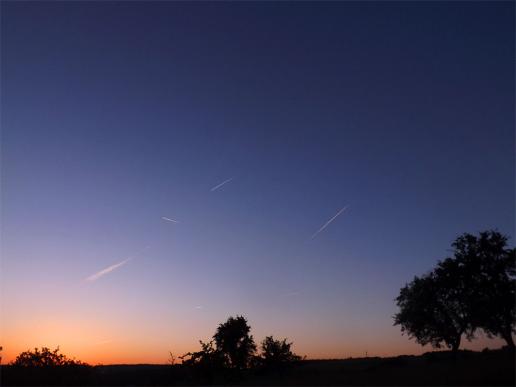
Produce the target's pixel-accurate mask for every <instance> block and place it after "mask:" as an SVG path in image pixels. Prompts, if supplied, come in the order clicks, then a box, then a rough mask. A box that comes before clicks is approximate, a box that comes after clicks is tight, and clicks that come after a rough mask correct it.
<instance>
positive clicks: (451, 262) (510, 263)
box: [394, 231, 516, 352]
mask: <svg viewBox="0 0 516 387" xmlns="http://www.w3.org/2000/svg"><path fill="white" fill-rule="evenodd" d="M452 247H453V252H454V257H453V258H446V259H445V260H444V261H440V262H438V264H437V266H436V268H435V269H434V270H433V271H432V272H430V273H428V274H426V275H424V276H422V277H415V278H414V280H413V281H412V282H410V283H409V284H407V285H406V286H405V287H403V288H402V289H401V290H400V294H399V296H398V297H397V298H396V303H397V305H398V307H399V308H400V311H399V312H398V313H397V314H396V315H395V316H394V325H400V326H401V330H402V332H403V333H407V334H408V336H409V337H410V338H415V339H416V341H417V342H418V343H420V344H422V345H425V344H431V345H432V346H433V347H435V348H440V347H442V346H443V345H445V346H447V347H448V348H451V349H452V351H453V352H456V351H457V350H458V348H459V346H460V341H461V337H462V335H464V334H465V335H466V338H467V339H469V340H471V339H472V338H473V337H474V336H473V335H474V332H475V330H477V329H479V328H482V329H483V330H484V331H486V332H487V333H488V334H489V335H496V336H501V337H503V338H504V339H505V340H506V341H507V344H508V345H509V346H510V347H512V348H514V343H513V341H512V332H514V329H515V319H516V315H515V304H514V297H515V279H514V276H515V250H514V249H509V248H507V238H506V237H505V236H503V235H501V234H500V233H498V232H496V231H485V232H482V233H480V235H479V236H478V237H476V236H474V235H471V234H463V235H461V236H459V237H458V238H457V239H456V240H455V241H454V242H453V244H452Z"/></svg>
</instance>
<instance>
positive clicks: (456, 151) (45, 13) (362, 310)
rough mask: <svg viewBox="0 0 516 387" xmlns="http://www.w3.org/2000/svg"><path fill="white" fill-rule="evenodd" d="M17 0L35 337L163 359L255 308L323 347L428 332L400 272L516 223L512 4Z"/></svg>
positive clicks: (12, 197) (18, 317)
mask: <svg viewBox="0 0 516 387" xmlns="http://www.w3.org/2000/svg"><path fill="white" fill-rule="evenodd" d="M1 11H2V15H1V23H2V24H1V32H2V37H1V44H2V47H1V59H2V60H1V81H2V84H1V92H2V122H1V123H2V206H3V209H2V219H1V220H2V267H3V269H2V271H3V276H2V277H3V281H2V282H3V288H2V308H3V310H4V313H5V316H8V318H5V321H3V325H4V328H3V331H4V333H3V335H2V336H3V340H4V341H6V340H7V341H8V340H10V339H11V340H13V341H15V342H16V343H17V345H19V346H20V348H21V349H25V347H26V346H33V345H36V344H41V345H57V344H61V345H62V346H63V345H65V349H66V348H69V351H71V352H73V353H74V354H78V355H82V357H84V358H86V360H88V359H97V358H101V360H102V359H104V360H103V361H106V362H107V361H128V362H131V361H160V359H161V358H163V361H164V360H166V356H167V351H168V348H179V349H178V351H181V350H185V351H186V350H190V349H193V348H194V347H193V346H195V343H196V342H197V340H198V339H199V338H202V339H205V338H207V337H208V336H209V335H210V334H211V333H212V331H213V330H214V328H215V326H216V324H217V323H218V322H220V321H222V320H224V319H225V318H226V317H227V316H228V315H230V314H236V313H243V314H245V315H246V316H247V317H248V318H249V320H250V322H251V325H252V326H253V328H254V332H255V336H256V337H257V338H258V339H261V338H262V337H263V336H264V335H265V334H269V333H274V334H277V335H280V336H289V337H290V338H291V339H292V340H294V342H295V343H297V348H298V350H299V352H301V353H303V354H307V355H309V356H314V357H318V356H350V355H352V356H356V355H362V354H363V353H364V351H365V350H368V351H369V353H370V354H391V353H408V352H413V353H415V352H417V351H420V349H419V347H418V346H416V345H415V344H411V343H410V342H409V341H408V340H407V338H406V337H401V335H400V333H399V329H398V328H396V327H392V326H391V325H392V315H393V314H394V313H395V311H396V309H395V305H394V302H393V299H394V298H395V297H396V295H397V292H398V291H399V288H400V287H401V286H403V285H404V284H405V282H407V281H409V280H410V279H411V278H412V277H413V276H414V275H416V274H421V273H424V272H425V271H427V270H429V269H431V268H432V266H433V265H434V264H435V263H436V261H437V260H438V259H442V258H444V257H446V255H447V254H448V253H449V252H448V249H449V246H450V243H451V242H452V241H453V239H454V238H455V237H456V236H457V235H458V234H460V233H463V232H478V231H480V230H483V229H487V228H497V229H498V230H500V231H501V232H503V233H506V234H508V235H509V236H511V237H513V236H514V232H515V226H514V216H515V205H514V197H515V185H514V177H515V163H514V161H515V160H514V150H515V148H514V102H515V100H514V44H515V41H514V40H515V39H514V27H515V26H514V3H512V2H448V3H434V2H432V3H423V2H402V3H396V2H382V3H374V2H367V3H362V4H356V3H350V2H341V3H336V2H335V3H334V2H332V3H329V2H328V3H321V4H319V3H317V4H316V3H308V2H303V3H295V2H288V3H265V2H264V3H236V2H221V3H211V4H209V3H202V2H201V3H174V2H155V3H140V2H134V3H129V2H126V3H124V2H119V3H109V2H39V3H31V2H21V3H15V2H2V4H1ZM229 178H233V180H232V181H230V182H229V183H227V184H225V185H224V186H222V187H221V188H220V189H218V190H216V191H213V192H212V191H210V189H211V188H212V187H213V186H215V185H216V184H218V183H220V182H222V181H224V180H226V179H229ZM346 205H347V206H349V207H348V208H347V210H346V211H345V212H344V213H342V214H341V215H340V216H339V217H338V218H337V219H336V220H335V221H334V222H333V223H331V224H330V225H329V226H328V227H327V228H326V229H325V230H323V231H322V232H321V233H320V234H318V235H317V237H315V238H314V239H310V236H311V235H312V234H313V233H314V232H316V231H317V230H318V229H319V228H320V227H321V225H322V224H324V223H325V222H326V221H327V220H328V219H329V218H331V217H332V216H333V215H335V213H336V212H337V211H338V210H339V209H340V208H342V207H344V206H346ZM162 216H166V217H170V218H173V219H177V220H179V221H180V223H177V224H173V223H171V222H167V221H164V220H162V219H161V217H162ZM511 243H512V244H513V243H514V240H513V239H512V240H511ZM147 246H149V247H148V248H146V247H147ZM128 257H133V258H132V259H131V260H130V261H128V262H126V263H125V264H124V265H121V266H120V267H118V268H116V269H114V270H113V271H111V272H110V273H108V274H106V275H104V276H102V277H101V278H99V279H98V280H95V281H86V282H85V281H84V279H85V278H87V277H88V276H90V275H92V274H94V273H96V272H98V271H99V270H102V269H104V268H106V267H109V266H110V265H113V264H116V263H118V262H121V261H123V260H125V259H126V258H128ZM84 321H88V324H89V325H88V326H87V327H85V328H84V329H83V330H81V331H80V332H79V331H77V330H74V329H75V328H74V327H77V326H79V325H80V323H78V322H81V323H84ZM45 324H46V325H45ZM65 326H66V327H68V328H65ZM121 326H123V329H121V328H120V327H121ZM70 327H71V328H70ZM29 332H30V334H29ZM92 332H93V333H92ZM99 332H100V333H99ZM158 332H159V333H158ZM157 334H158V335H159V336H158V337H156V335H157ZM22 337H23V339H22ZM78 337H80V338H81V339H79V338H78ZM82 339H84V340H83V341H81V340H82ZM24 340H25V341H26V342H25V341H24ZM92 341H97V342H102V343H109V344H108V345H110V347H109V351H111V352H109V351H107V350H106V348H104V347H105V345H106V344H103V347H102V351H103V353H108V352H109V353H110V354H111V355H110V356H106V357H105V358H102V357H101V356H100V355H98V353H97V352H95V351H96V350H98V348H94V349H92V347H88V345H90V342H92ZM13 345H14V344H13ZM13 345H11V347H12V346H13ZM4 348H6V349H7V351H8V352H9V346H4ZM121 348H123V349H124V351H125V350H127V351H131V350H133V351H135V352H138V353H140V354H143V355H141V356H140V358H138V357H135V358H127V357H124V356H125V355H122V354H121V353H122V352H123V351H122V349H121ZM135 348H138V351H136V350H135ZM15 349H16V350H17V349H18V348H17V347H16V348H14V349H12V351H13V352H14V351H15ZM425 350H427V348H426V349H425ZM106 351H107V352H106ZM117 351H119V352H117ZM8 354H9V353H8ZM135 356H136V355H135Z"/></svg>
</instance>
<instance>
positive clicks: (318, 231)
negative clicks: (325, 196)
mask: <svg viewBox="0 0 516 387" xmlns="http://www.w3.org/2000/svg"><path fill="white" fill-rule="evenodd" d="M346 208H348V206H346V207H343V208H341V209H340V210H339V212H337V213H336V214H335V215H334V216H333V217H332V218H331V219H330V220H328V221H327V222H326V223H324V224H323V225H322V227H321V228H320V229H319V230H317V231H316V232H315V234H314V235H312V236H311V237H310V239H314V238H315V237H316V236H317V234H319V233H320V232H321V231H322V230H324V229H325V228H326V227H328V226H329V225H330V223H331V222H333V221H334V220H335V219H336V218H337V216H339V215H340V214H342V213H343V212H344V210H345V209H346Z"/></svg>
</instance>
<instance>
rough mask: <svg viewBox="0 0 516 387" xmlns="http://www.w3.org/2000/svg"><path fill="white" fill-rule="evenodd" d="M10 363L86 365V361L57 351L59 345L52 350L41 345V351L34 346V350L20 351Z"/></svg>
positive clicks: (42, 365)
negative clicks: (70, 357)
mask: <svg viewBox="0 0 516 387" xmlns="http://www.w3.org/2000/svg"><path fill="white" fill-rule="evenodd" d="M11 365H13V366H19V367H56V366H87V364H86V363H83V362H81V361H79V360H75V359H69V358H68V357H66V356H65V355H63V354H62V353H59V347H57V348H56V349H54V350H53V351H52V350H50V349H48V348H47V347H42V348H41V351H40V350H39V349H38V348H34V351H30V350H28V351H25V352H22V353H20V354H19V355H18V356H17V357H16V359H15V360H14V361H13V362H12V363H11Z"/></svg>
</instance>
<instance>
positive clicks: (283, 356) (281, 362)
mask: <svg viewBox="0 0 516 387" xmlns="http://www.w3.org/2000/svg"><path fill="white" fill-rule="evenodd" d="M291 346H292V343H288V342H287V339H283V340H274V337H273V336H267V337H266V338H265V339H264V340H263V341H262V343H261V354H260V357H259V359H258V360H259V364H260V365H261V366H263V367H264V368H267V369H281V368H284V367H285V366H287V365H289V364H291V363H293V362H295V361H299V360H301V356H298V355H296V354H295V353H293V352H292V351H291V349H290V348H291Z"/></svg>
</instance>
